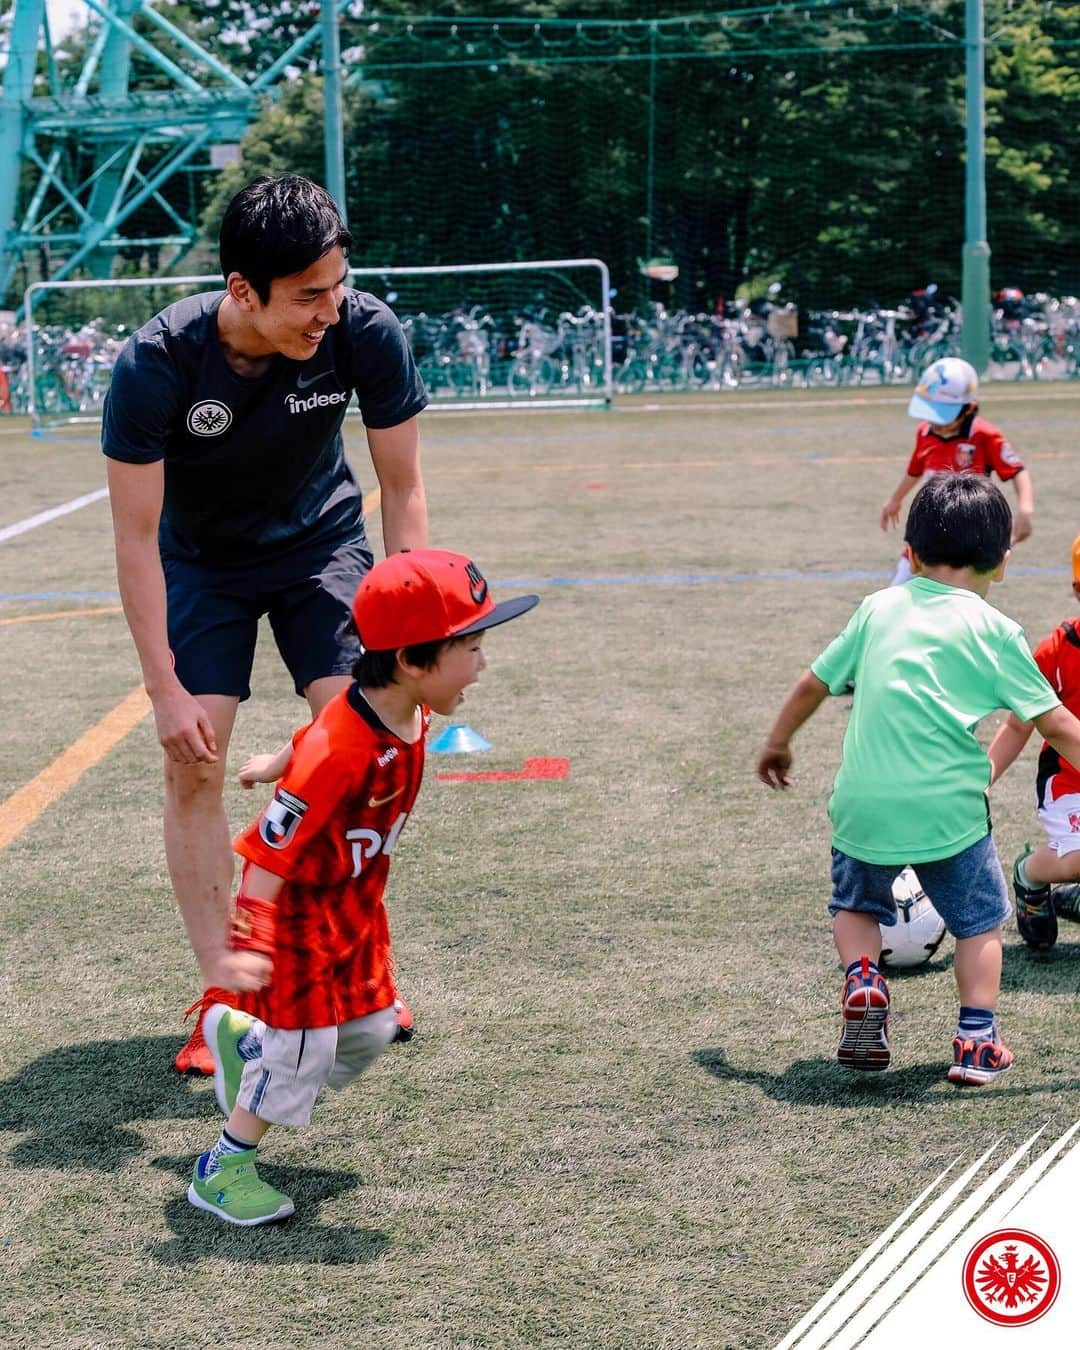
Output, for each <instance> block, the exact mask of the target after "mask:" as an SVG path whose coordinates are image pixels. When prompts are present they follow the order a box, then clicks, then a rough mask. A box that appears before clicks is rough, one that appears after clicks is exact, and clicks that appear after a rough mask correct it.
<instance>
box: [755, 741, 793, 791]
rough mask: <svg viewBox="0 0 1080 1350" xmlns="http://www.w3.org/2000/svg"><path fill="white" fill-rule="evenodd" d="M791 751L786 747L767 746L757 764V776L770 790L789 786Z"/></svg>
mask: <svg viewBox="0 0 1080 1350" xmlns="http://www.w3.org/2000/svg"><path fill="white" fill-rule="evenodd" d="M790 769H791V751H790V749H789V748H788V747H787V746H786V745H767V746H766V747H765V749H764V750H763V751H762V752H761V757H760V759H759V760H758V762H757V776H758V777H759V778H760V779H761V781H762V782H763V783H764V784H765V786H766V787H771V788H786V787H790V786H791V781H792V780H791V774H790V772H789V770H790Z"/></svg>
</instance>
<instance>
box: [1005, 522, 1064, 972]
mask: <svg viewBox="0 0 1080 1350" xmlns="http://www.w3.org/2000/svg"><path fill="white" fill-rule="evenodd" d="M1072 574H1073V583H1072V589H1073V594H1074V595H1075V596H1076V597H1077V599H1078V600H1080V535H1078V536H1077V537H1076V539H1074V540H1073V546H1072ZM1032 655H1033V656H1034V657H1035V664H1036V665H1037V666H1038V667H1039V669H1040V670H1041V671H1042V673H1043V674H1044V675H1045V676H1046V678H1047V679H1048V680H1049V681H1050V683H1051V684H1052V685H1053V686H1054V688H1055V689H1056V690H1057V693H1058V697H1059V698H1060V699H1061V701H1062V703H1063V704H1064V705H1065V707H1066V708H1068V710H1069V711H1070V712H1071V713H1076V714H1080V617H1077V618H1072V619H1066V620H1065V621H1064V622H1063V623H1061V624H1059V625H1058V626H1057V628H1055V629H1054V631H1053V632H1052V633H1051V634H1050V635H1049V637H1045V638H1043V640H1042V642H1040V643H1039V645H1038V646H1037V647H1036V648H1035V650H1034V652H1033V653H1032ZM1032 729H1033V728H1032V724H1031V723H1030V722H1021V721H1020V720H1019V718H1017V717H1015V716H1014V715H1013V714H1012V713H1010V714H1009V716H1008V717H1007V718H1006V720H1005V721H1004V722H1003V723H1002V725H1001V726H1000V727H999V728H998V731H997V734H996V735H995V737H994V739H993V741H992V742H991V744H990V750H989V752H988V753H989V755H990V762H991V764H992V765H993V780H992V781H995V782H996V781H997V779H998V778H1000V777H1001V775H1002V774H1003V773H1004V772H1005V770H1006V769H1007V768H1008V767H1009V765H1010V764H1011V763H1012V762H1013V760H1014V759H1016V757H1017V755H1018V754H1019V753H1020V751H1021V750H1023V748H1024V746H1025V745H1026V744H1027V742H1028V738H1029V737H1030V735H1031V732H1032ZM1035 798H1036V802H1037V804H1038V813H1039V819H1040V820H1041V821H1042V825H1043V829H1044V830H1045V831H1046V843H1045V844H1042V845H1041V846H1040V847H1039V848H1037V849H1032V847H1031V845H1030V844H1028V845H1026V846H1025V848H1024V851H1023V852H1022V853H1021V854H1020V856H1019V857H1018V858H1017V859H1016V862H1015V863H1014V864H1013V890H1014V891H1015V892H1016V926H1017V928H1018V929H1019V930H1020V936H1021V937H1022V938H1023V939H1024V941H1025V942H1026V943H1027V945H1028V946H1029V947H1034V948H1035V949H1036V950H1040V951H1049V950H1050V948H1051V947H1052V946H1053V945H1054V943H1055V942H1056V941H1057V935H1058V925H1057V921H1058V919H1059V918H1066V919H1080V884H1078V883H1080V771H1078V770H1077V769H1076V768H1074V766H1073V765H1072V764H1070V763H1069V761H1068V760H1067V759H1062V757H1061V756H1060V755H1059V754H1058V752H1057V751H1056V750H1055V749H1054V748H1053V746H1051V745H1047V744H1046V743H1045V742H1044V743H1043V747H1042V749H1041V750H1040V751H1039V765H1038V769H1037V771H1036V778H1035Z"/></svg>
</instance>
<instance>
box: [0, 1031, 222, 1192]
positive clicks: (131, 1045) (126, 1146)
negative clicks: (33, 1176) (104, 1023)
mask: <svg viewBox="0 0 1080 1350" xmlns="http://www.w3.org/2000/svg"><path fill="white" fill-rule="evenodd" d="M177 1048H178V1044H177V1040H176V1038H175V1037H174V1036H134V1037H132V1038H131V1039H130V1040H125V1041H89V1042H86V1043H84V1044H82V1045H65V1046H60V1047H59V1048H57V1049H56V1050H50V1051H48V1052H47V1053H46V1054H44V1055H41V1056H40V1057H39V1058H38V1059H35V1060H33V1061H32V1062H31V1063H30V1064H27V1065H26V1066H25V1067H24V1068H22V1069H20V1070H19V1071H18V1073H15V1074H13V1075H12V1076H11V1077H10V1078H7V1079H5V1080H4V1081H3V1082H0V1130H17V1131H18V1132H19V1133H21V1134H25V1135H26V1136H27V1137H26V1138H25V1139H21V1140H20V1141H19V1142H18V1143H17V1144H15V1145H14V1147H13V1148H12V1149H11V1152H10V1153H9V1155H8V1156H9V1158H10V1160H11V1163H12V1166H14V1167H64V1168H77V1167H85V1168H90V1169H93V1170H94V1171H99V1172H100V1171H106V1172H115V1171H118V1170H119V1169H120V1168H121V1167H123V1166H124V1165H125V1164H126V1163H127V1162H128V1161H129V1160H130V1159H132V1158H134V1157H136V1156H137V1155H138V1154H140V1153H142V1152H144V1151H145V1149H146V1141H145V1139H144V1138H143V1137H142V1135H140V1134H138V1133H137V1132H136V1131H135V1130H130V1129H127V1128H125V1123H124V1122H125V1121H134V1120H139V1121H142V1120H177V1119H179V1120H200V1121H208V1120H211V1119H213V1117H214V1116H215V1115H216V1114H217V1110H216V1106H215V1104H214V1102H213V1098H212V1097H210V1096H209V1093H206V1092H204V1093H196V1092H193V1091H192V1088H191V1085H190V1084H189V1083H188V1082H186V1081H185V1079H183V1078H182V1077H181V1076H180V1075H179V1074H177V1073H175V1072H173V1069H172V1056H173V1055H174V1054H175V1053H176V1051H177Z"/></svg>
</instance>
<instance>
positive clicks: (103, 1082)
mask: <svg viewBox="0 0 1080 1350" xmlns="http://www.w3.org/2000/svg"><path fill="white" fill-rule="evenodd" d="M178 1049H179V1042H178V1041H177V1039H176V1037H174V1036H135V1037H132V1038H131V1039H130V1040H126V1041H90V1042H87V1043H84V1044H82V1045H66V1046H61V1047H59V1048H58V1049H56V1050H50V1051H48V1052H47V1053H46V1054H44V1055H41V1056H39V1058H37V1059H35V1060H34V1061H33V1062H32V1063H30V1064H27V1065H26V1066H25V1067H24V1068H22V1069H20V1070H19V1071H18V1073H15V1074H13V1075H12V1076H11V1077H10V1078H8V1079H5V1080H4V1081H3V1082H0V1130H11V1131H13V1132H18V1133H19V1134H22V1135H24V1136H25V1137H24V1138H22V1139H20V1140H19V1141H18V1142H17V1143H16V1144H15V1145H14V1146H13V1147H12V1149H11V1151H10V1153H9V1154H8V1157H9V1159H10V1161H11V1165H12V1166H13V1167H19V1168H28V1169H32V1168H38V1167H44V1168H62V1169H64V1170H65V1171H73V1170H78V1169H86V1170H87V1171H92V1172H96V1173H100V1172H119V1171H120V1170H121V1169H122V1168H124V1167H125V1166H126V1165H127V1164H128V1163H129V1162H131V1161H133V1160H135V1159H138V1158H140V1157H141V1156H142V1155H144V1154H145V1152H146V1139H145V1137H144V1135H143V1134H142V1133H139V1132H138V1131H136V1130H134V1129H130V1128H128V1127H127V1124H126V1122H129V1121H138V1122H140V1124H141V1123H143V1122H146V1121H153V1120H169V1121H176V1120H193V1121H196V1120H197V1121H198V1122H199V1123H200V1125H201V1126H202V1127H203V1128H202V1130H201V1132H200V1133H199V1136H198V1138H197V1139H195V1138H194V1137H193V1142H192V1155H191V1157H190V1158H186V1159H179V1158H156V1159H154V1160H153V1162H152V1164H151V1165H152V1166H154V1167H158V1168H164V1169H166V1170H168V1171H171V1172H175V1173H176V1176H177V1178H178V1179H179V1182H178V1186H177V1191H178V1194H177V1196H176V1198H175V1199H174V1200H170V1201H168V1202H167V1204H166V1205H165V1211H164V1212H165V1221H166V1223H167V1224H168V1225H169V1227H170V1228H171V1229H172V1231H173V1233H174V1235H175V1236H174V1237H172V1238H171V1239H169V1240H168V1241H165V1242H162V1243H159V1244H158V1245H157V1246H155V1247H152V1248H151V1249H150V1251H149V1254H150V1256H151V1258H152V1259H153V1260H155V1261H157V1262H159V1263H161V1264H162V1265H170V1266H186V1265H192V1264H194V1263H195V1262H197V1261H202V1260H206V1259H207V1258H208V1257H209V1258H214V1257H219V1258H225V1259H228V1260H239V1261H252V1262H259V1263H263V1264H269V1265H285V1264H290V1263H294V1262H295V1263H296V1264H305V1265H306V1264H311V1263H312V1262H315V1263H323V1264H326V1265H360V1264H363V1263H365V1262H368V1261H373V1260H375V1259H376V1258H378V1257H379V1256H381V1255H382V1253H383V1252H384V1251H385V1250H386V1249H387V1247H388V1246H389V1245H390V1239H389V1238H388V1237H387V1235H386V1234H385V1233H381V1232H379V1231H378V1230H377V1229H372V1228H349V1227H337V1226H335V1227H333V1228H323V1227H320V1226H319V1225H318V1224H317V1223H315V1222H313V1221H312V1219H310V1218H308V1217H307V1216H309V1215H311V1216H313V1215H314V1214H315V1213H316V1212H317V1211H318V1208H319V1205H320V1204H321V1203H322V1202H323V1201H325V1200H328V1199H331V1198H332V1197H333V1196H335V1195H341V1194H343V1193H344V1192H346V1191H349V1190H352V1189H353V1188H354V1187H355V1186H357V1185H358V1179H357V1177H355V1176H354V1175H352V1174H351V1173H349V1172H329V1171H320V1170H317V1169H313V1168H304V1167H300V1168H292V1167H289V1168H285V1169H281V1168H275V1167H273V1166H272V1165H268V1166H266V1168H265V1174H266V1179H267V1180H268V1181H270V1182H271V1184H273V1185H278V1186H282V1187H284V1189H285V1190H286V1192H287V1193H288V1194H289V1195H291V1196H292V1198H293V1200H294V1201H295V1203H296V1211H297V1212H296V1217H294V1218H293V1219H291V1220H290V1221H289V1222H288V1223H287V1224H284V1225H268V1226H267V1228H265V1229H262V1228H256V1229H244V1228H233V1227H230V1226H229V1225H227V1224H224V1223H222V1222H221V1221H220V1220H218V1219H216V1218H215V1217H214V1216H213V1215H211V1214H206V1213H204V1212H202V1211H200V1210H197V1209H195V1208H194V1207H193V1206H191V1205H189V1204H188V1202H187V1200H186V1199H185V1198H184V1189H185V1188H186V1186H187V1183H188V1181H189V1180H190V1178H191V1168H192V1164H193V1162H194V1158H195V1153H196V1151H197V1148H198V1147H204V1146H205V1140H206V1138H207V1137H209V1138H212V1137H213V1131H214V1130H215V1129H216V1128H217V1126H218V1124H219V1123H220V1115H219V1113H218V1109H217V1105H216V1103H215V1101H214V1097H213V1093H212V1091H211V1090H210V1086H209V1083H206V1084H205V1085H204V1086H202V1087H201V1088H198V1089H197V1088H195V1086H194V1085H193V1083H192V1082H191V1081H190V1080H189V1079H185V1078H183V1077H181V1075H180V1074H178V1073H176V1072H175V1071H174V1070H173V1068H172V1058H173V1056H174V1055H175V1054H176V1051H177V1050H178ZM262 1170H263V1169H262V1167H260V1171H262Z"/></svg>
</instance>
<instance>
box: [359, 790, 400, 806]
mask: <svg viewBox="0 0 1080 1350" xmlns="http://www.w3.org/2000/svg"><path fill="white" fill-rule="evenodd" d="M404 791H405V789H404V788H403V787H399V788H398V790H397V791H396V792H391V794H390V796H389V797H369V798H368V807H369V808H370V809H371V810H374V809H375V807H376V806H385V805H386V803H387V802H392V801H393V800H394V798H395V797H400V796H401V794H402V793H403V792H404Z"/></svg>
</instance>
